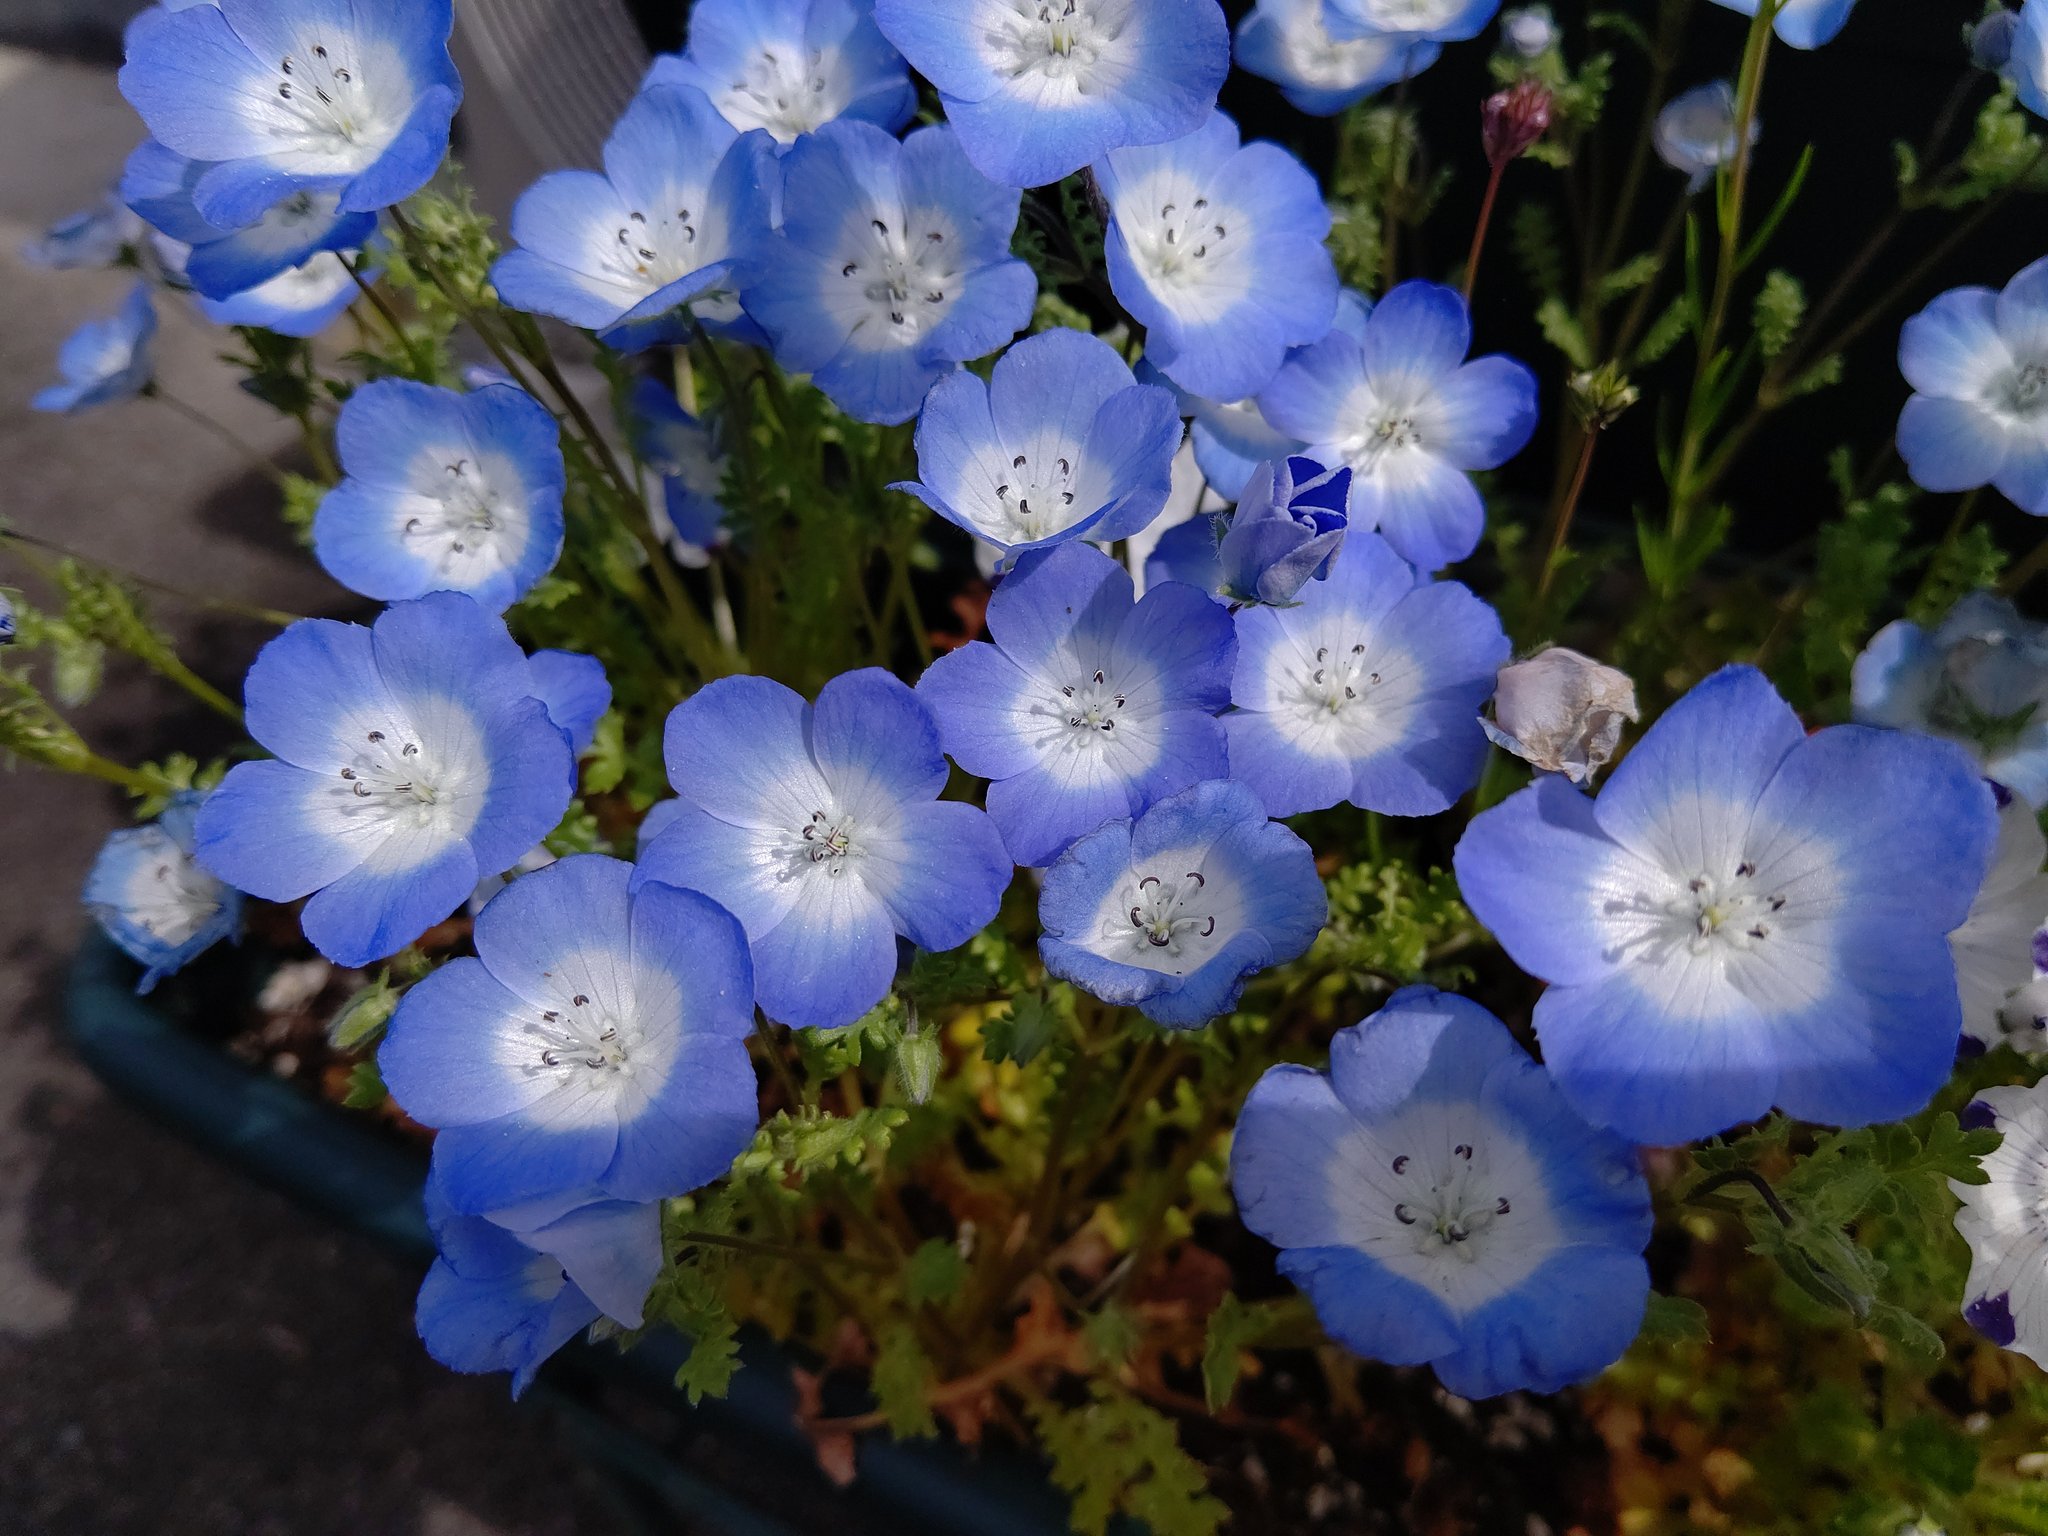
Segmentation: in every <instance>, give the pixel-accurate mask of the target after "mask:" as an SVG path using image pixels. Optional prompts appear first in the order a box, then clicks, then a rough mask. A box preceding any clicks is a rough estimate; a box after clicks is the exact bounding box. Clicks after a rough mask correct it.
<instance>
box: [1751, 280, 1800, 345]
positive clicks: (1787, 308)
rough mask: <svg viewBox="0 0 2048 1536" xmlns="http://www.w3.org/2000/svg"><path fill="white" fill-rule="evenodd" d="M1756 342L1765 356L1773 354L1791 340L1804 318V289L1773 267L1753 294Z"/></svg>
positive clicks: (1796, 281) (1789, 343) (1797, 282)
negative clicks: (1755, 294)
mask: <svg viewBox="0 0 2048 1536" xmlns="http://www.w3.org/2000/svg"><path fill="white" fill-rule="evenodd" d="M1755 318H1756V342H1757V347H1758V349H1759V350H1760V351H1762V353H1763V355H1764V356H1765V357H1776V356H1777V355H1778V354H1779V353H1781V352H1783V351H1784V350H1785V348H1786V347H1788V346H1790V345H1791V343H1792V337H1793V336H1794V334H1796V333H1797V331H1798V330H1799V322H1800V321H1802V320H1803V319H1805V318H1806V290H1805V289H1804V288H1802V287H1800V286H1799V279H1798V278H1796V277H1794V276H1793V275H1792V274H1791V273H1789V272H1785V271H1781V270H1777V269H1773V270H1772V271H1771V273H1770V274H1769V275H1768V276H1766V277H1765V278H1764V285H1763V287H1762V288H1761V289H1759V290H1758V292H1757V296H1756V311H1755Z"/></svg>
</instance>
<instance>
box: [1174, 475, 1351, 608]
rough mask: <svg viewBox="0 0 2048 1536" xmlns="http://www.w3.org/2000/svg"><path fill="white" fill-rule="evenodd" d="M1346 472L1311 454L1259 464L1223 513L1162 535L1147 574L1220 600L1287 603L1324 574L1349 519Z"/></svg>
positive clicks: (1234, 602)
mask: <svg viewBox="0 0 2048 1536" xmlns="http://www.w3.org/2000/svg"><path fill="white" fill-rule="evenodd" d="M1350 501H1351V471H1350V470H1348V469H1341V468H1340V469H1325V468H1324V467H1323V466H1322V465H1320V464H1318V463H1316V461H1315V460H1313V459H1303V458H1283V459H1277V460H1275V461H1274V462H1272V463H1270V464H1261V465H1260V466H1259V467H1258V468H1257V469H1256V470H1254V471H1253V473H1252V476H1251V480H1250V483H1249V484H1248V485H1246V486H1245V487H1244V491H1243V494H1242V496H1240V498H1239V500H1238V503H1237V509H1236V511H1234V512H1232V513H1230V514H1229V515H1228V516H1224V515H1222V514H1218V515H1217V516H1216V517H1213V518H1207V519H1204V518H1191V519H1189V520H1188V521H1187V522H1185V523H1181V524H1179V525H1178V526H1176V527H1173V528H1169V529H1168V530H1167V531H1166V532H1165V533H1164V534H1163V535H1161V537H1160V540H1159V543H1158V545H1157V546H1156V547H1155V548H1154V550H1153V552H1152V557H1151V559H1150V560H1149V561H1147V562H1146V573H1147V576H1148V578H1149V579H1150V580H1153V581H1184V582H1187V583H1189V584H1190V585H1191V586H1197V587H1200V588H1201V589H1202V590H1203V591H1204V592H1210V593H1213V594H1215V595H1216V596H1217V597H1220V598H1222V599H1223V600H1224V601H1225V602H1228V603H1231V604H1239V603H1272V604H1276V605H1279V606H1282V607H1284V606H1286V605H1288V604H1290V603H1292V602H1294V601H1295V600H1296V598H1297V596H1298V595H1299V594H1300V592H1301V589H1302V588H1303V587H1305V586H1307V585H1308V583H1309V582H1310V580H1312V579H1314V578H1318V577H1324V576H1328V575H1329V573H1330V563H1331V561H1333V560H1334V559H1335V558H1336V556H1337V551H1338V549H1339V547H1340V546H1341V545H1342V544H1343V542H1344V534H1345V531H1346V529H1348V528H1349V527H1350V524H1351V519H1350V516H1349V513H1348V512H1347V510H1346V509H1347V508H1348V507H1349V505H1350Z"/></svg>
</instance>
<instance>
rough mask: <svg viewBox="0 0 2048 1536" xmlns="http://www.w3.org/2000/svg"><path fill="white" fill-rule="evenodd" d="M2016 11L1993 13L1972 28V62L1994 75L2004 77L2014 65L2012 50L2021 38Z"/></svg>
mask: <svg viewBox="0 0 2048 1536" xmlns="http://www.w3.org/2000/svg"><path fill="white" fill-rule="evenodd" d="M2019 30H2020V18H2019V13H2018V12H2016V11H2005V10H1999V11H1993V12H1991V13H1990V14H1989V15H1987V16H1986V17H1985V18H1984V19H1983V20H1982V21H1980V22H1978V23H1977V24H1976V25H1975V26H1974V27H1971V28H1970V62H1971V63H1972V64H1974V65H1976V66H1977V67H1978V68H1979V69H1982V70H1986V71H1988V72H1990V73H1991V74H1994V75H2003V74H2004V73H2005V72H2006V69H2007V67H2008V66H2009V65H2010V64H2011V63H2012V48H2013V43H2014V41H2015V40H2016V39H2017V38H2018V36H2019Z"/></svg>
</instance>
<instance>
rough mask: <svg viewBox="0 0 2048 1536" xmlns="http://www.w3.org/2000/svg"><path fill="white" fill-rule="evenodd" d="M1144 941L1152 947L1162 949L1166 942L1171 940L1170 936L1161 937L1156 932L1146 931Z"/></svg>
mask: <svg viewBox="0 0 2048 1536" xmlns="http://www.w3.org/2000/svg"><path fill="white" fill-rule="evenodd" d="M1145 942H1146V943H1148V944H1150V945H1151V946H1152V947H1153V948H1154V949H1164V948H1166V946H1167V945H1168V944H1170V943H1172V942H1173V940H1172V938H1171V936H1168V937H1167V938H1161V937H1160V936H1159V935H1158V934H1156V933H1148V934H1146V935H1145Z"/></svg>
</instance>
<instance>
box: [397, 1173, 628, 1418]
mask: <svg viewBox="0 0 2048 1536" xmlns="http://www.w3.org/2000/svg"><path fill="white" fill-rule="evenodd" d="M426 1200H427V1226H428V1228H429V1230H431V1231H432V1232H433V1234H434V1242H435V1245H436V1246H437V1247H438V1248H439V1249H440V1256H439V1257H438V1258H437V1259H436V1260H435V1261H434V1266H433V1268H431V1269H429V1270H428V1271H427V1277H426V1279H425V1281H424V1282H422V1284H421V1285H420V1299H419V1309H418V1312H417V1315H416V1318H415V1321H416V1323H417V1325H418V1328H419V1335H420V1342H421V1343H423V1344H425V1345H426V1348H427V1353H428V1354H429V1355H431V1356H433V1357H434V1359H436V1360H438V1361H439V1362H440V1363H441V1364H443V1365H445V1366H447V1367H448V1368H449V1369H450V1370H451V1371H463V1372H466V1373H469V1374H472V1375H486V1374H489V1373H491V1372H494V1371H510V1372H511V1373H512V1395H513V1396H514V1397H518V1396H519V1395H520V1394H521V1393H523V1392H524V1391H525V1390H526V1389H527V1387H529V1386H530V1385H532V1383H533V1378H534V1374H535V1373H536V1372H537V1371H538V1370H539V1369H540V1367H541V1364H542V1362H544V1361H545V1360H546V1359H547V1358H548V1357H549V1356H550V1355H552V1354H554V1352H555V1351H556V1350H558V1349H560V1348H561V1347H562V1346H563V1345H564V1344H566V1343H568V1342H569V1340H571V1339H573V1338H574V1337H575V1336H576V1335H577V1334H579V1333H581V1332H582V1331H583V1330H584V1329H586V1328H588V1327H589V1326H590V1325H591V1324H592V1323H594V1322H596V1321H597V1320H598V1318H599V1317H600V1316H606V1317H610V1318H612V1319H614V1320H615V1321H617V1322H619V1323H622V1324H624V1325H625V1326H626V1327H628V1328H638V1327H639V1326H640V1325H641V1322H642V1308H643V1306H644V1305H645V1303H646V1300H647V1293H648V1292H649V1291H650V1290H652V1289H653V1288H654V1281H655V1279H656V1277H657V1276H659V1275H660V1273H661V1207H660V1206H659V1205H657V1204H652V1203H648V1204H630V1203H627V1202H625V1201H618V1200H594V1201H589V1202H585V1203H578V1204H573V1205H565V1203H564V1202H562V1201H546V1202H538V1203H535V1204H531V1205H527V1206H524V1207H519V1208H515V1209H513V1210H508V1211H497V1212H493V1213H492V1214H491V1215H490V1216H489V1217H483V1216H465V1215H462V1214H460V1213H459V1212H457V1211H456V1210H455V1209H454V1208H453V1207H452V1206H451V1205H450V1204H449V1201H448V1197H447V1196H446V1195H445V1194H443V1193H442V1191H441V1188H440V1183H439V1180H438V1179H435V1178H429V1179H428V1181H427V1190H426Z"/></svg>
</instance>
